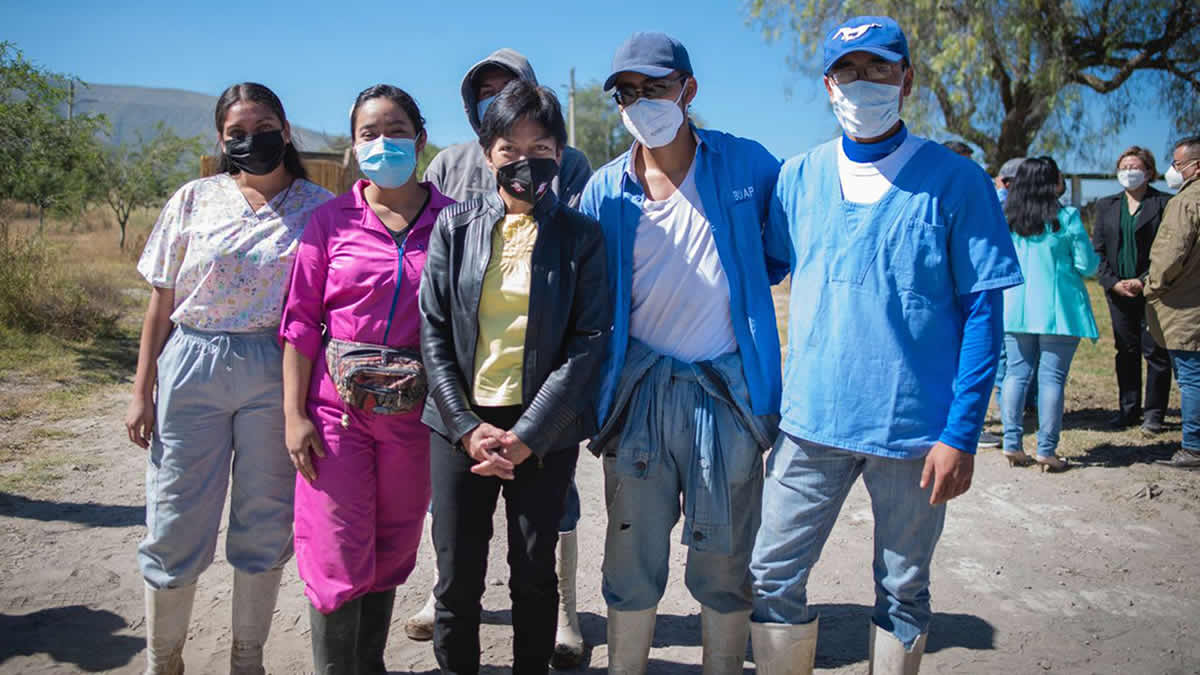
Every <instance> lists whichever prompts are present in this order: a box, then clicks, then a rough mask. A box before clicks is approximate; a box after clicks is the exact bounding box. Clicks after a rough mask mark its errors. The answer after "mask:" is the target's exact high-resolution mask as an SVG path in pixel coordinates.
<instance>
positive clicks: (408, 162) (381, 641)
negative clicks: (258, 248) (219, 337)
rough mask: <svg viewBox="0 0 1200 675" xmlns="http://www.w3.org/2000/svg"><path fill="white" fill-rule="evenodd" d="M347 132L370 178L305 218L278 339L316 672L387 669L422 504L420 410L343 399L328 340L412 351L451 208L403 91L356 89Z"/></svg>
mask: <svg viewBox="0 0 1200 675" xmlns="http://www.w3.org/2000/svg"><path fill="white" fill-rule="evenodd" d="M350 126H351V131H352V135H353V136H352V137H353V139H354V143H355V146H354V150H355V154H356V155H357V157H358V162H359V167H360V168H361V169H362V170H363V174H364V175H365V176H367V178H368V180H362V181H359V182H358V183H357V184H355V185H354V187H353V188H352V189H351V190H350V191H349V192H347V193H345V194H343V195H341V196H339V197H337V198H336V199H334V200H332V201H330V202H328V203H326V204H325V205H323V206H322V207H321V208H319V209H317V210H316V211H315V212H314V213H313V216H312V220H311V221H310V222H309V224H308V227H307V228H306V229H305V230H304V234H303V236H302V237H301V239H300V247H299V250H298V252H297V254H296V263H295V267H294V268H293V271H292V277H291V287H290V291H289V295H288V299H287V303H286V305H285V307H284V312H283V322H282V325H281V327H280V332H279V334H280V339H281V340H282V341H283V342H284V357H283V358H284V374H283V384H284V416H285V428H286V442H287V448H288V453H289V454H290V455H291V458H292V463H293V464H295V465H296V469H297V471H298V472H299V476H297V479H296V523H295V528H296V533H295V537H296V560H297V564H298V567H299V571H300V577H301V578H302V579H303V580H304V587H305V591H304V592H305V595H307V596H308V599H309V600H310V601H311V602H312V608H311V611H310V612H309V614H310V619H311V622H312V641H313V660H314V662H315V665H316V671H317V672H318V673H322V674H327V673H356V672H357V673H376V672H379V673H383V672H386V670H385V668H384V663H383V651H384V647H385V645H386V643H387V633H388V627H389V624H390V623H391V615H392V604H393V601H394V599H395V595H396V587H397V586H399V585H400V584H402V583H404V581H405V580H406V579H407V578H408V575H409V573H410V572H411V571H412V569H413V565H414V563H415V561H416V555H417V545H418V542H419V540H420V535H421V527H422V523H423V521H424V518H425V513H426V507H427V506H428V505H429V499H430V484H429V430H428V429H426V428H425V427H424V426H423V425H422V424H421V421H420V418H421V405H420V404H418V405H417V407H416V409H414V410H412V411H410V412H407V413H403V414H378V413H376V412H373V411H371V410H368V409H364V408H359V407H356V406H354V405H352V404H349V403H346V402H344V401H343V400H342V398H341V397H339V395H338V391H337V389H336V387H335V384H334V380H333V378H332V377H331V376H330V374H329V369H328V368H327V365H326V358H325V344H326V343H327V341H328V340H330V339H334V340H347V341H353V342H358V343H369V344H370V345H377V346H381V347H391V348H410V349H419V345H420V323H421V319H420V312H419V310H418V308H417V290H418V288H419V286H420V280H421V270H422V268H423V267H424V265H425V247H426V244H427V242H428V241H429V235H430V232H431V231H432V229H433V223H434V221H435V220H436V219H437V215H438V213H439V212H440V211H441V210H442V209H443V208H445V207H446V206H448V205H450V204H451V203H453V202H452V201H451V200H450V199H448V198H447V197H445V196H443V195H442V194H440V193H439V192H438V191H437V189H435V188H434V187H433V185H431V184H429V183H420V182H418V181H417V179H416V177H415V175H414V173H415V172H414V170H415V168H416V160H417V157H418V156H419V155H420V152H421V149H422V148H423V147H424V146H425V142H426V134H425V120H424V119H423V118H422V117H421V113H420V110H419V109H418V108H417V104H416V103H415V102H414V101H413V99H412V97H411V96H409V95H408V94H407V93H405V92H404V91H402V90H400V89H398V88H396V87H392V86H388V85H376V86H374V87H371V88H369V89H367V90H365V91H363V92H362V93H361V94H359V95H358V98H357V100H356V101H355V103H354V107H353V109H352V110H351V113H350ZM322 326H324V334H323V332H322Z"/></svg>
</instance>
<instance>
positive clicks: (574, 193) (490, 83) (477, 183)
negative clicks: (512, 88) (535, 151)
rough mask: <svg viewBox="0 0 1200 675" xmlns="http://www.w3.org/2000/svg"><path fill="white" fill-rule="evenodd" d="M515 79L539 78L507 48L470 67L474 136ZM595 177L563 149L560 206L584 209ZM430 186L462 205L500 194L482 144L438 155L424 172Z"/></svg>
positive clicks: (557, 184) (466, 100) (583, 160)
mask: <svg viewBox="0 0 1200 675" xmlns="http://www.w3.org/2000/svg"><path fill="white" fill-rule="evenodd" d="M514 78H520V79H522V80H528V81H530V82H532V83H534V84H537V76H536V75H534V73H533V66H531V65H529V60H528V59H526V58H525V57H524V56H523V55H522V54H521V53H520V52H517V51H516V50H513V49H508V48H504V49H497V50H496V51H494V52H492V53H491V54H489V55H488V57H487V58H485V59H484V60H482V61H480V62H479V63H476V64H475V65H474V66H471V69H470V70H468V71H467V74H466V75H464V76H463V81H462V99H463V108H464V109H465V110H466V112H467V119H468V120H470V122H471V128H473V129H474V130H475V133H477V134H478V133H479V127H480V124H479V120H480V119H481V118H482V117H483V111H485V110H487V104H488V103H491V99H492V97H494V96H495V95H496V94H498V93H500V90H501V89H503V88H504V85H505V84H508V82H509V81H510V80H512V79H514ZM480 104H483V105H480ZM591 175H592V168H591V166H589V165H588V160H587V157H586V156H584V154H583V153H582V152H580V151H578V150H576V149H575V148H572V147H570V146H567V147H565V148H563V154H562V162H561V163H560V164H559V167H558V177H557V178H555V179H554V185H553V186H552V187H553V189H554V193H555V194H557V195H558V198H559V199H560V200H561V201H563V202H564V203H566V204H567V205H568V206H570V207H571V208H575V207H576V206H578V205H579V196H580V195H581V194H582V193H583V186H584V185H586V184H587V181H588V178H590V177H591ZM425 180H427V181H431V182H432V183H433V184H434V185H435V186H437V189H438V190H440V191H441V193H442V194H444V195H446V196H447V197H450V198H451V199H453V200H455V201H460V202H461V201H466V200H468V199H475V198H477V197H480V196H482V195H485V194H488V193H490V192H495V191H496V177H495V175H493V174H492V170H491V169H489V168H488V166H487V161H486V160H485V159H484V157H483V148H481V147H480V145H479V142H478V141H467V142H466V143H459V144H457V145H452V146H450V147H448V148H446V149H444V150H442V151H441V152H439V153H438V154H437V156H436V157H434V158H433V161H432V162H430V163H429V167H428V168H426V169H425Z"/></svg>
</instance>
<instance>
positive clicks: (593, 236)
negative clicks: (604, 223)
mask: <svg viewBox="0 0 1200 675" xmlns="http://www.w3.org/2000/svg"><path fill="white" fill-rule="evenodd" d="M504 215H505V207H504V201H503V200H502V199H501V198H500V195H499V194H498V193H496V192H492V193H490V194H488V195H486V196H484V197H483V198H482V199H477V200H473V201H469V202H460V203H458V204H454V205H453V206H448V207H446V208H445V209H443V210H442V212H441V213H440V214H439V215H438V220H437V223H436V224H435V225H434V227H433V234H432V235H431V236H430V239H429V248H428V251H427V257H426V260H425V271H424V273H423V276H422V279H421V299H420V302H421V318H422V321H421V354H422V357H423V359H424V361H425V370H426V373H427V375H428V378H429V398H428V400H426V402H425V411H424V413H423V414H422V415H421V421H422V422H424V423H425V424H426V425H428V426H429V428H431V429H433V430H434V431H436V432H438V433H440V434H442V435H443V436H445V437H446V438H449V439H450V440H451V441H455V442H458V441H460V440H461V439H462V437H463V436H464V435H466V434H467V432H469V431H470V430H471V429H473V428H475V426H476V425H478V424H479V423H480V421H481V420H480V419H479V417H478V416H477V415H476V414H475V413H474V412H473V411H472V410H471V399H470V395H469V394H468V392H469V391H471V388H472V387H473V378H474V374H475V343H476V340H477V338H478V333H479V296H480V293H481V290H482V286H483V275H484V272H485V271H486V270H487V265H488V259H489V258H490V257H491V251H492V245H491V237H492V228H493V227H494V226H495V224H496V222H497V221H499V220H500V219H501V218H503V217H504ZM533 217H534V219H535V220H536V221H537V226H538V237H537V243H536V244H534V248H533V254H532V261H531V262H532V264H531V269H532V278H531V280H530V288H529V321H528V324H527V327H526V329H525V352H524V365H523V374H522V381H521V391H522V396H523V400H522V404H523V408H524V412H523V413H522V414H521V418H520V419H519V420H518V421H517V424H516V426H514V427H513V429H512V432H513V433H514V434H516V435H517V437H518V438H520V439H521V440H522V441H524V442H525V444H526V445H528V446H529V449H530V450H532V451H533V453H534V454H535V455H537V456H538V457H543V456H545V454H546V453H547V452H550V451H552V450H560V449H563V448H567V447H572V446H574V445H576V444H578V443H579V442H580V441H582V440H583V439H585V438H588V437H589V436H591V435H593V434H595V433H596V431H597V428H596V411H595V398H596V392H597V389H598V388H599V380H600V374H601V371H602V368H603V366H604V360H605V358H606V356H607V351H608V341H609V332H610V331H611V329H612V303H611V301H610V299H609V297H608V296H609V294H608V281H607V278H606V275H607V268H606V265H607V263H606V259H605V253H604V236H603V234H602V233H601V231H600V224H599V223H597V222H596V221H594V220H592V219H591V218H588V217H587V216H585V215H583V214H581V213H579V212H578V211H576V210H574V209H571V208H569V207H567V206H565V205H562V204H561V203H560V202H559V201H558V199H557V198H556V197H555V196H554V194H553V193H551V194H547V195H546V196H544V197H542V199H541V200H539V201H538V203H537V205H536V206H535V207H534V210H533Z"/></svg>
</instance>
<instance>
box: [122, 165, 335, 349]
mask: <svg viewBox="0 0 1200 675" xmlns="http://www.w3.org/2000/svg"><path fill="white" fill-rule="evenodd" d="M332 197H333V194H332V193H331V192H329V191H328V190H326V189H325V188H323V187H321V186H319V185H316V184H314V183H311V182H309V181H307V180H304V179H300V178H298V179H296V180H295V181H293V182H292V185H291V187H290V188H288V189H285V190H283V191H282V192H280V193H279V194H277V195H275V197H274V198H272V199H271V200H270V201H268V202H267V203H266V204H265V205H264V206H263V207H262V208H261V209H259V210H258V211H257V212H255V211H252V210H251V209H250V204H249V202H247V201H246V198H245V196H244V195H243V194H242V192H241V190H240V189H239V187H238V184H237V181H236V180H234V178H233V177H232V176H230V175H229V174H225V173H222V174H217V175H215V176H209V177H208V178H200V179H198V180H194V181H191V182H189V183H187V184H186V185H184V186H183V187H181V188H179V191H178V192H176V193H175V194H174V195H173V196H172V197H171V199H170V200H169V201H168V202H167V205H166V206H165V207H163V210H162V214H161V215H160V216H159V217H158V222H157V223H155V225H154V230H153V231H152V232H151V233H150V238H149V239H148V240H147V241H146V248H145V250H143V251H142V257H141V259H140V260H139V261H138V272H140V273H141V275H142V276H143V277H145V278H146V281H148V282H150V284H151V285H152V286H155V287H158V288H173V289H175V310H174V311H173V312H172V313H171V321H172V322H174V323H176V324H184V325H186V326H189V327H192V328H198V329H201V330H210V331H221V332H231V333H241V332H253V331H262V330H273V329H276V328H277V327H278V326H279V320H280V316H281V315H282V312H283V301H284V295H285V294H286V293H287V285H288V277H289V275H290V274H291V269H292V263H293V260H294V258H295V255H296V246H297V241H298V240H299V238H300V233H301V232H302V231H303V230H304V225H305V224H306V223H307V222H308V218H309V216H310V215H311V214H312V211H313V210H314V209H315V208H317V207H318V206H320V205H321V204H323V203H325V202H326V201H328V200H329V199H331V198H332Z"/></svg>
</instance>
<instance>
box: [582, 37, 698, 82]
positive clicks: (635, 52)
mask: <svg viewBox="0 0 1200 675" xmlns="http://www.w3.org/2000/svg"><path fill="white" fill-rule="evenodd" d="M675 70H679V71H682V72H685V73H687V74H688V75H691V74H692V60H691V59H690V58H688V53H687V50H686V49H684V48H683V44H682V43H681V42H679V40H676V39H675V38H673V37H671V36H670V35H667V34H666V33H634V34H633V35H630V36H629V39H628V40H626V41H625V42H624V43H622V44H621V46H620V47H617V53H616V54H613V60H612V74H611V75H609V76H608V79H607V80H605V81H604V90H605V91H608V90H609V89H612V88H613V85H614V84H616V81H617V75H620V74H621V73H625V72H634V73H641V74H642V75H645V76H646V77H666V76H667V75H670V74H671V72H672V71H675Z"/></svg>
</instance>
